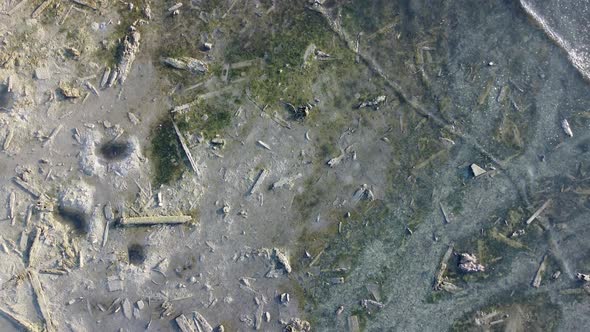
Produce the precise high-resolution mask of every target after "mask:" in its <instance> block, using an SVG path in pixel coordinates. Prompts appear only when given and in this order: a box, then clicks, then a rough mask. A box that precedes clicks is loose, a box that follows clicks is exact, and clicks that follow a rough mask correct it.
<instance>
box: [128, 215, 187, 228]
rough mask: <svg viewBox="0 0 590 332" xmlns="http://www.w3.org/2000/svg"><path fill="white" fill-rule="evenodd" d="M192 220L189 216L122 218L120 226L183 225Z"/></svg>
mask: <svg viewBox="0 0 590 332" xmlns="http://www.w3.org/2000/svg"><path fill="white" fill-rule="evenodd" d="M191 220H192V217H191V216H152V217H123V218H121V221H120V223H121V225H123V226H134V225H158V224H184V223H187V222H189V221H191Z"/></svg>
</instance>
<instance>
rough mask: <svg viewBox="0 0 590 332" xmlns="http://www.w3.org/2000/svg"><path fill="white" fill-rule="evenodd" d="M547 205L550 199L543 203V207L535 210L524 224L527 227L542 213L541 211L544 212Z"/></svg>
mask: <svg viewBox="0 0 590 332" xmlns="http://www.w3.org/2000/svg"><path fill="white" fill-rule="evenodd" d="M549 203H551V199H548V200H547V201H546V202H545V203H543V205H541V207H540V208H539V209H537V211H535V213H533V215H532V216H531V217H530V218H528V219H527V221H526V224H527V225H529V224H530V223H532V222H533V220H535V219H536V218H537V217H538V216H539V215H540V214H541V213H542V212H543V210H545V209H546V208H547V206H549Z"/></svg>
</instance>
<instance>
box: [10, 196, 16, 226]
mask: <svg viewBox="0 0 590 332" xmlns="http://www.w3.org/2000/svg"><path fill="white" fill-rule="evenodd" d="M15 210H16V193H15V192H14V191H11V192H10V194H8V219H10V224H11V225H13V226H14V223H15V222H16V214H15Z"/></svg>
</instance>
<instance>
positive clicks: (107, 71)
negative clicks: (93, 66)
mask: <svg viewBox="0 0 590 332" xmlns="http://www.w3.org/2000/svg"><path fill="white" fill-rule="evenodd" d="M110 76H111V67H105V69H104V72H103V73H102V80H100V88H101V89H104V88H106V87H107V84H108V83H109V77H110Z"/></svg>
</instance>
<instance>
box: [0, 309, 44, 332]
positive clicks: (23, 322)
mask: <svg viewBox="0 0 590 332" xmlns="http://www.w3.org/2000/svg"><path fill="white" fill-rule="evenodd" d="M0 316H3V317H5V318H7V319H8V320H9V321H11V322H12V323H14V324H15V325H16V326H19V327H21V328H23V329H24V330H25V331H27V332H40V331H41V329H40V328H39V327H38V326H37V325H36V324H33V322H31V321H29V320H28V319H27V318H26V317H25V316H21V315H19V314H17V313H14V312H11V311H8V310H7V309H4V308H2V307H0Z"/></svg>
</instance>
